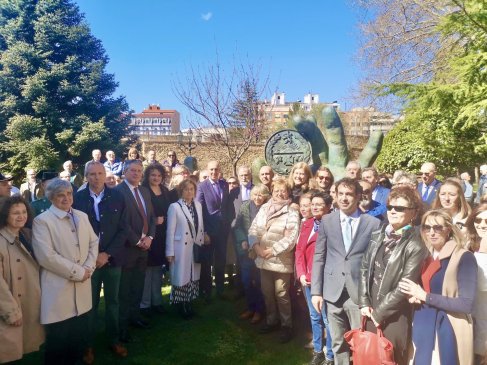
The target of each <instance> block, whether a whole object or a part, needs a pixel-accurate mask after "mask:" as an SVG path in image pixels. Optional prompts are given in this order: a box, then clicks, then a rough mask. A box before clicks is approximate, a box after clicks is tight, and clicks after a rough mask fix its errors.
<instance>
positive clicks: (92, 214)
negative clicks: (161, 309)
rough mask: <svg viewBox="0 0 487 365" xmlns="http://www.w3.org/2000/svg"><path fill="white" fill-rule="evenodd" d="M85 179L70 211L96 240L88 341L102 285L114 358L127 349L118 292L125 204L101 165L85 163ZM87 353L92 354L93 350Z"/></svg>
mask: <svg viewBox="0 0 487 365" xmlns="http://www.w3.org/2000/svg"><path fill="white" fill-rule="evenodd" d="M85 178H86V180H87V181H88V184H87V186H86V188H85V189H81V190H79V191H78V192H77V193H76V195H75V196H74V204H73V208H75V209H78V210H81V211H82V212H85V213H86V214H87V215H88V218H89V220H90V223H91V226H92V227H93V230H94V231H95V233H96V234H97V236H98V237H99V248H98V257H97V259H96V270H95V271H94V272H93V275H92V276H91V290H92V298H93V310H92V328H91V336H90V340H91V342H92V341H94V339H95V336H96V318H97V312H98V304H99V302H100V292H101V286H102V284H103V294H104V297H105V323H106V332H107V335H108V338H109V341H110V348H111V350H112V352H113V353H114V354H115V355H117V356H119V357H126V356H127V349H126V348H125V347H123V346H122V345H121V344H120V340H119V337H120V333H119V332H120V328H119V289H120V278H121V276H122V262H123V253H124V244H125V239H126V236H125V230H126V226H127V218H126V213H125V201H124V197H123V196H122V194H121V193H120V192H119V191H117V190H114V189H110V188H109V187H108V186H106V185H105V178H106V171H105V167H104V166H103V164H102V163H101V162H94V161H90V162H88V163H87V164H86V169H85ZM91 345H92V344H91ZM87 352H93V350H92V347H91V349H88V351H87Z"/></svg>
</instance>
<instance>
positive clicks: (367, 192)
mask: <svg viewBox="0 0 487 365" xmlns="http://www.w3.org/2000/svg"><path fill="white" fill-rule="evenodd" d="M359 184H360V186H361V187H362V200H360V204H359V209H360V210H361V211H362V213H364V214H368V215H371V216H372V217H376V218H377V219H380V220H381V221H382V220H384V219H385V218H386V205H385V204H381V203H379V202H378V201H376V200H374V199H373V198H372V185H371V184H370V183H369V182H368V181H365V180H360V181H359Z"/></svg>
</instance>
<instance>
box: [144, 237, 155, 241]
mask: <svg viewBox="0 0 487 365" xmlns="http://www.w3.org/2000/svg"><path fill="white" fill-rule="evenodd" d="M146 237H149V238H150V239H151V241H154V237H152V236H146Z"/></svg>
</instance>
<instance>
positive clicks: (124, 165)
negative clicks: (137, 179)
mask: <svg viewBox="0 0 487 365" xmlns="http://www.w3.org/2000/svg"><path fill="white" fill-rule="evenodd" d="M134 164H137V165H140V166H142V167H144V165H143V164H142V161H141V160H126V161H125V163H124V164H123V172H124V173H125V171H127V170H128V169H129V167H130V166H132V165H134Z"/></svg>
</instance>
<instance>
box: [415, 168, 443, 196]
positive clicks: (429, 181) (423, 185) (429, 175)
mask: <svg viewBox="0 0 487 365" xmlns="http://www.w3.org/2000/svg"><path fill="white" fill-rule="evenodd" d="M435 176H436V166H435V164H434V163H432V162H425V163H424V164H423V166H421V182H420V183H419V184H418V191H419V195H421V199H422V200H423V202H424V203H425V204H426V205H427V206H430V205H431V203H433V200H435V197H436V193H437V191H438V189H439V188H440V186H441V181H439V180H437V179H436V178H435Z"/></svg>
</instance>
